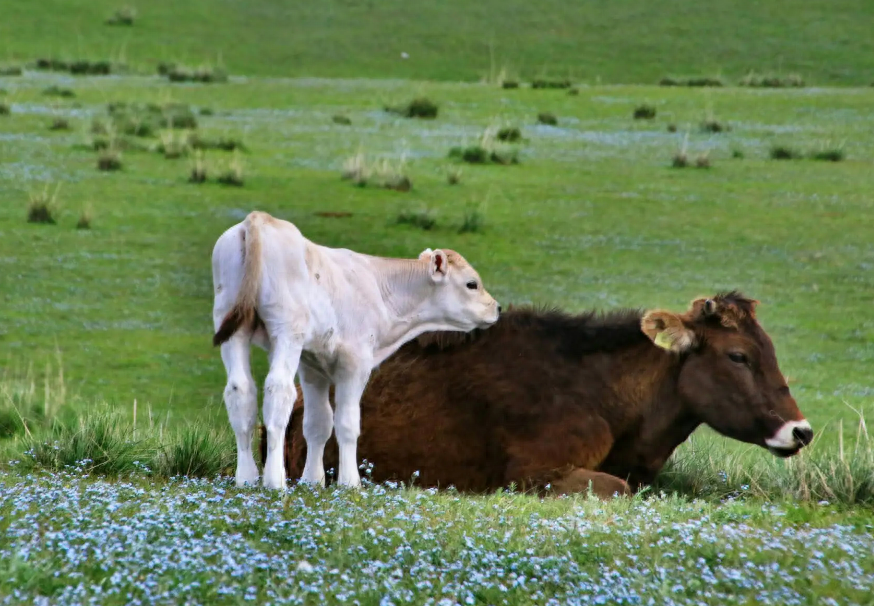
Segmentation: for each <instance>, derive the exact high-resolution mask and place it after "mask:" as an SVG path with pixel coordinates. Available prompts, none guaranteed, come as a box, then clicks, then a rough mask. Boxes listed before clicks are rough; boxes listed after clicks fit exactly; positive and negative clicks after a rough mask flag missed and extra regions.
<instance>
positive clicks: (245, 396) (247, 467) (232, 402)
mask: <svg viewBox="0 0 874 606" xmlns="http://www.w3.org/2000/svg"><path fill="white" fill-rule="evenodd" d="M222 362H224V365H225V370H226V371H227V375H228V383H227V385H226V386H225V392H224V400H225V408H227V410H228V418H229V419H230V421H231V427H232V428H233V430H234V436H235V437H236V439H237V473H236V482H237V486H243V485H245V484H253V485H254V484H255V483H256V482H257V481H258V467H257V466H256V465H255V457H254V456H252V433H253V431H254V430H255V422H256V420H257V417H258V388H257V386H256V385H255V381H254V379H253V378H252V370H251V368H250V366H249V335H248V334H247V333H246V332H245V331H239V332H237V334H235V335H234V336H232V337H231V338H230V339H229V340H228V341H226V342H225V343H222Z"/></svg>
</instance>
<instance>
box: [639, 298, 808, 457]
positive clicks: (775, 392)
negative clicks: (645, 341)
mask: <svg viewBox="0 0 874 606" xmlns="http://www.w3.org/2000/svg"><path fill="white" fill-rule="evenodd" d="M756 303H757V301H753V300H751V299H747V298H745V297H744V296H743V295H741V294H740V293H737V292H731V293H725V294H721V295H717V296H715V297H713V298H702V299H696V300H695V301H693V302H692V305H691V308H690V309H689V311H688V312H686V313H685V314H681V315H680V314H674V313H671V312H668V311H662V310H657V311H650V312H648V313H646V314H645V315H644V317H643V319H642V321H641V327H642V329H643V332H644V333H645V334H646V335H647V336H648V337H649V338H650V339H652V341H653V342H654V343H655V344H656V345H658V346H659V347H662V348H663V349H666V350H668V351H670V352H674V353H675V354H676V355H680V356H682V357H683V362H682V365H681V367H680V375H679V378H678V392H679V395H680V397H681V398H682V400H683V402H684V403H685V405H686V406H688V407H689V408H690V409H691V412H692V413H693V414H695V415H696V416H697V417H698V418H699V419H700V420H702V421H703V422H705V423H707V424H708V425H710V426H711V427H712V428H713V429H715V430H716V431H718V432H720V433H722V434H723V435H726V436H729V437H731V438H735V439H737V440H743V441H744V442H750V443H752V444H758V445H759V446H763V447H765V448H767V449H768V450H770V451H771V452H772V453H773V454H775V455H777V456H781V457H788V456H791V455H794V454H795V453H797V452H798V451H799V450H801V448H803V447H804V446H805V445H807V444H809V443H810V441H811V439H812V438H813V430H812V429H811V427H810V423H808V422H807V420H805V418H804V415H802V414H801V411H800V410H798V406H797V404H796V403H795V399H794V398H793V397H792V394H790V393H789V386H788V385H787V384H786V378H785V377H784V376H783V373H782V372H780V368H779V366H778V365H777V356H776V354H775V352H774V345H773V343H772V342H771V339H770V338H769V337H768V335H767V334H766V333H765V331H764V330H763V329H762V327H761V326H760V325H759V323H758V321H757V320H756V314H755V309H756Z"/></svg>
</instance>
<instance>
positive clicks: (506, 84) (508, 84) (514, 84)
mask: <svg viewBox="0 0 874 606" xmlns="http://www.w3.org/2000/svg"><path fill="white" fill-rule="evenodd" d="M501 88H503V89H506V90H512V89H516V88H519V81H518V80H504V81H503V82H501Z"/></svg>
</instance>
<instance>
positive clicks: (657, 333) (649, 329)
mask: <svg viewBox="0 0 874 606" xmlns="http://www.w3.org/2000/svg"><path fill="white" fill-rule="evenodd" d="M640 329H641V330H642V331H643V334H645V335H646V336H647V337H649V338H650V340H651V341H652V342H653V343H655V344H656V345H657V346H658V347H661V348H662V349H666V350H668V351H673V352H676V353H681V352H684V351H688V350H689V349H691V348H692V347H693V346H694V345H695V333H694V331H692V330H690V329H689V328H688V327H687V326H686V325H685V324H684V323H683V319H682V318H681V317H680V316H678V315H677V314H674V313H671V312H669V311H661V310H655V311H648V312H647V313H646V314H644V316H643V319H642V320H641V321H640Z"/></svg>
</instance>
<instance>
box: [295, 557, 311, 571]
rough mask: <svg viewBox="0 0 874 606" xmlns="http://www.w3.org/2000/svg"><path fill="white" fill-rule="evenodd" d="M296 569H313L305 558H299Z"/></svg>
mask: <svg viewBox="0 0 874 606" xmlns="http://www.w3.org/2000/svg"><path fill="white" fill-rule="evenodd" d="M297 569H298V570H299V571H301V572H312V571H313V570H315V568H314V567H313V565H312V564H310V563H309V562H307V561H306V560H301V561H300V562H298V563H297Z"/></svg>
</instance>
